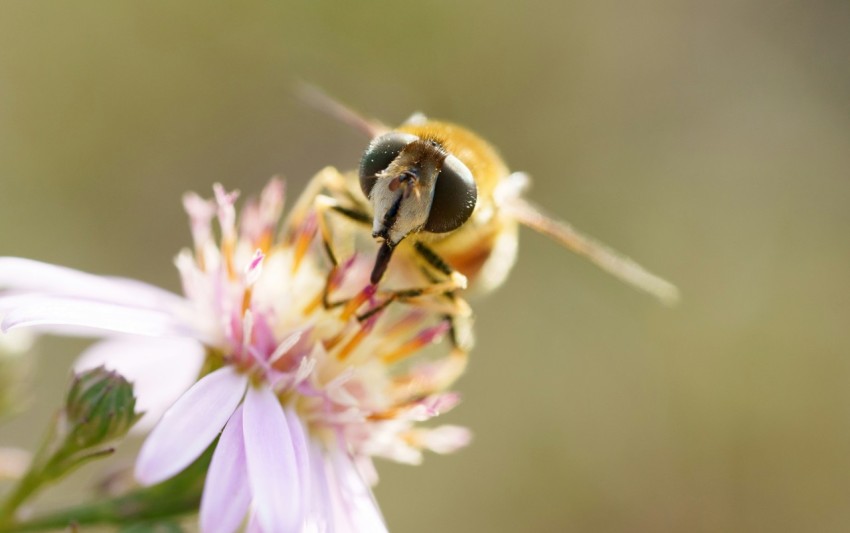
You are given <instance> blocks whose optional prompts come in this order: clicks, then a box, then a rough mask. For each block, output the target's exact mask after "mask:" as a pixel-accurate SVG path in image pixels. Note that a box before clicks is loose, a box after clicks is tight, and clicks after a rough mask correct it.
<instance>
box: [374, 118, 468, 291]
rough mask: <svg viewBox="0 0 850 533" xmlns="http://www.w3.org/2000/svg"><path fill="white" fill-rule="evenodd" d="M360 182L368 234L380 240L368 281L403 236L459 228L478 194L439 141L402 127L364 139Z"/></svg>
mask: <svg viewBox="0 0 850 533" xmlns="http://www.w3.org/2000/svg"><path fill="white" fill-rule="evenodd" d="M360 186H361V188H362V189H363V193H364V194H365V195H366V196H367V197H368V198H369V201H370V202H371V204H372V209H373V212H374V219H373V221H372V236H374V237H375V238H376V239H380V240H381V241H382V242H383V246H382V248H381V253H379V256H378V263H377V264H376V265H375V271H373V273H372V282H373V283H377V281H379V280H380V278H381V276H382V275H383V271H384V269H386V266H387V263H388V262H389V258H390V255H391V253H392V249H393V248H395V246H396V245H397V244H398V243H399V242H401V240H402V239H404V238H405V237H406V236H408V235H409V234H411V233H415V232H419V231H425V232H429V233H447V232H449V231H453V230H455V229H457V228H459V227H460V226H461V225H462V224H463V223H464V222H466V221H467V219H469V217H470V215H472V211H473V210H474V209H475V202H476V200H477V193H478V190H477V187H476V186H475V180H474V178H473V176H472V172H470V171H469V169H468V168H467V167H466V165H464V164H463V163H462V162H461V161H460V159H458V158H457V157H455V156H454V155H452V154H450V153H448V152H447V151H446V149H445V148H444V147H443V146H442V145H441V144H440V143H439V142H438V141H435V140H431V139H421V138H419V137H417V136H416V135H412V134H410V133H402V132H391V133H387V134H386V135H381V136H380V137H376V138H375V139H374V140H373V141H372V142H371V143H370V144H369V147H368V148H367V149H366V153H364V154H363V159H362V160H361V161H360ZM382 258H383V259H382ZM376 278H377V279H376Z"/></svg>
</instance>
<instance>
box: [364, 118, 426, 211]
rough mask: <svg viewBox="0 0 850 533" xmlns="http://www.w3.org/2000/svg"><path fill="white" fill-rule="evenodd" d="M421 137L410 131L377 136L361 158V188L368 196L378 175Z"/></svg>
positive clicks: (367, 196)
mask: <svg viewBox="0 0 850 533" xmlns="http://www.w3.org/2000/svg"><path fill="white" fill-rule="evenodd" d="M418 138H419V137H417V136H416V135H412V134H410V133H401V132H397V131H394V132H391V133H387V134H386V135H381V136H380V137H375V138H374V139H373V140H372V142H371V143H369V148H367V149H366V152H365V153H364V154H363V158H362V159H361V160H360V188H361V189H363V194H365V195H366V198H369V195H370V194H371V192H372V187H374V186H375V181H376V180H377V178H376V176H377V175H378V174H380V173H381V172H383V171H384V170H386V169H387V167H388V166H390V163H392V162H393V161H394V160H395V158H397V157H398V155H399V154H400V153H401V151H402V150H403V149H404V147H405V146H407V145H408V144H410V143H412V142H413V141H415V140H417V139H418Z"/></svg>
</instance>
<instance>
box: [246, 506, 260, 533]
mask: <svg viewBox="0 0 850 533" xmlns="http://www.w3.org/2000/svg"><path fill="white" fill-rule="evenodd" d="M245 533H263V528H261V527H260V520H259V519H258V518H257V512H256V511H254V512H252V513H251V516H250V517H249V518H248V526H247V527H246V528H245Z"/></svg>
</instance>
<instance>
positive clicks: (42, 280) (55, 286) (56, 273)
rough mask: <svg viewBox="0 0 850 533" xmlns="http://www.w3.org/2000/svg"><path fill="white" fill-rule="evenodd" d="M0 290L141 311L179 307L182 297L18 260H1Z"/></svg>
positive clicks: (120, 280)
mask: <svg viewBox="0 0 850 533" xmlns="http://www.w3.org/2000/svg"><path fill="white" fill-rule="evenodd" d="M0 288H4V289H10V290H12V291H28V292H29V291H31V292H41V293H45V294H52V295H56V296H72V297H79V298H84V299H88V300H95V301H99V302H106V303H115V304H124V305H128V306H131V307H137V308H144V309H167V308H169V306H174V305H182V302H184V300H183V298H181V297H179V296H177V295H176V294H173V293H170V292H168V291H166V290H163V289H160V288H159V287H155V286H153V285H148V284H147V283H143V282H141V281H137V280H132V279H126V278H112V277H105V276H97V275H94V274H88V273H86V272H81V271H79V270H74V269H71V268H67V267H62V266H57V265H51V264H48V263H42V262H39V261H33V260H32V259H23V258H20V257H0Z"/></svg>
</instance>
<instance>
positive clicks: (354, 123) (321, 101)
mask: <svg viewBox="0 0 850 533" xmlns="http://www.w3.org/2000/svg"><path fill="white" fill-rule="evenodd" d="M295 92H296V94H297V95H298V96H299V97H300V98H301V99H302V100H304V102H306V103H307V104H309V105H310V106H312V107H314V108H315V109H317V110H319V111H321V112H322V113H325V114H327V115H329V116H331V117H333V118H335V119H336V120H339V121H340V122H342V123H344V124H348V125H349V126H351V127H352V128H354V129H356V130H357V131H359V132H361V133H363V134H365V135H367V136H368V137H369V138H370V139H373V138H375V137H377V136H379V135H383V134H384V133H387V132H388V131H390V128H388V127H387V126H386V125H384V124H382V123H381V122H379V121H377V120H373V119H368V118H366V117H364V116H363V115H361V114H360V113H358V112H357V111H354V110H353V109H351V108H350V107H348V106H346V105H345V104H343V103H342V102H340V101H339V100H336V99H335V98H333V97H332V96H330V95H329V94H328V93H326V92H324V91H323V90H321V89H319V88H318V87H316V86H315V85H312V84H309V83H307V82H304V81H299V82H297V84H296V86H295Z"/></svg>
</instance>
